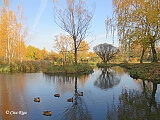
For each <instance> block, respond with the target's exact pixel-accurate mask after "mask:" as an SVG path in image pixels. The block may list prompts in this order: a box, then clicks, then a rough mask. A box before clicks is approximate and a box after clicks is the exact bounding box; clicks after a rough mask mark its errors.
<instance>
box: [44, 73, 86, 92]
mask: <svg viewBox="0 0 160 120" xmlns="http://www.w3.org/2000/svg"><path fill="white" fill-rule="evenodd" d="M88 76H89V75H83V76H78V77H75V76H65V75H55V76H49V75H45V77H46V80H48V81H49V82H51V81H52V82H53V83H54V87H55V90H56V91H57V92H60V93H66V92H72V91H74V90H75V79H78V84H80V85H81V86H82V87H84V85H85V83H86V81H87V80H88Z"/></svg>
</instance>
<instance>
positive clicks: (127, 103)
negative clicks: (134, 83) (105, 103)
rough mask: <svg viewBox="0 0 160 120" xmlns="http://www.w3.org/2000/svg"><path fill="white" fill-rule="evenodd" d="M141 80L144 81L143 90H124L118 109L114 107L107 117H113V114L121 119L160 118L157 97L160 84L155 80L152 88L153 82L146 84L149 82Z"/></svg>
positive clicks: (146, 119) (142, 119) (159, 104)
mask: <svg viewBox="0 0 160 120" xmlns="http://www.w3.org/2000/svg"><path fill="white" fill-rule="evenodd" d="M139 81H140V80H139ZM141 82H142V83H143V86H142V92H140V91H137V90H126V89H123V90H122V94H121V95H120V96H119V104H118V106H117V109H116V108H115V107H113V108H112V110H110V111H109V112H108V113H107V119H113V116H114V118H117V119H119V120H124V119H134V120H137V119H141V120H158V119H160V103H159V102H158V101H156V99H155V95H156V91H157V85H158V84H157V83H154V82H153V83H152V89H150V85H151V84H146V83H148V82H146V81H143V80H141ZM149 83H150V82H149ZM148 85H149V86H148ZM113 112H114V115H113ZM115 116H116V117H115Z"/></svg>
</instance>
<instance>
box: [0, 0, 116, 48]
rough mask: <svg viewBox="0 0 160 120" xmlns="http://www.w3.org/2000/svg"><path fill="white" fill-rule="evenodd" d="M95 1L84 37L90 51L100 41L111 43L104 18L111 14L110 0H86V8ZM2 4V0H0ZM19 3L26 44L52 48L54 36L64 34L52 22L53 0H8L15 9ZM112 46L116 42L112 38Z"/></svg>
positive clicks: (62, 2) (62, 0)
mask: <svg viewBox="0 0 160 120" xmlns="http://www.w3.org/2000/svg"><path fill="white" fill-rule="evenodd" d="M64 1H65V0H61V5H63V6H65V2H64ZM93 3H95V5H96V9H95V13H94V16H93V18H92V21H91V28H90V29H89V31H88V32H89V33H90V35H89V36H88V37H87V38H86V41H87V42H88V43H90V42H91V41H92V42H91V43H90V44H89V46H90V48H91V51H92V48H93V47H94V46H96V45H98V44H100V43H110V44H113V39H112V37H111V35H109V36H108V37H107V38H106V29H105V19H106V17H107V16H111V14H112V0H86V4H87V7H88V8H91V6H92V5H93ZM0 4H2V0H0ZM18 4H21V5H22V7H23V15H24V17H25V18H26V22H25V24H26V26H28V31H29V34H28V37H27V40H26V44H27V45H33V46H35V47H38V48H40V49H43V48H44V47H45V48H46V49H47V50H48V51H51V50H54V36H55V35H60V34H61V33H62V34H64V31H63V30H62V29H60V28H59V26H57V24H56V23H55V22H54V17H53V15H54V6H53V0H10V7H11V9H13V10H16V6H17V5H18ZM113 45H114V46H118V42H117V41H116V40H114V44H113Z"/></svg>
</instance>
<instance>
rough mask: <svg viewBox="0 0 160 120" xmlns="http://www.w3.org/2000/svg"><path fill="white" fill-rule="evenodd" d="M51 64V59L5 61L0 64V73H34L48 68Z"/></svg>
mask: <svg viewBox="0 0 160 120" xmlns="http://www.w3.org/2000/svg"><path fill="white" fill-rule="evenodd" d="M49 65H50V62H49V61H22V62H19V61H17V62H12V63H11V64H6V63H3V64H1V65H0V73H20V72H21V73H34V72H39V71H42V70H43V69H46V68H47V67H48V66H49Z"/></svg>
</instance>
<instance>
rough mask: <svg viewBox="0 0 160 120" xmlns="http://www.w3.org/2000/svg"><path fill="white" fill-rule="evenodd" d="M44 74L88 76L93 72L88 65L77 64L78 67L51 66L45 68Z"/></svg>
mask: <svg viewBox="0 0 160 120" xmlns="http://www.w3.org/2000/svg"><path fill="white" fill-rule="evenodd" d="M43 72H44V73H46V74H50V75H51V74H89V73H92V72H93V68H92V67H91V66H89V65H88V64H79V65H65V66H58V65H53V66H50V67H48V68H47V70H46V71H43Z"/></svg>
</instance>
